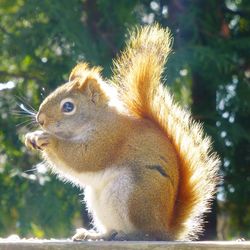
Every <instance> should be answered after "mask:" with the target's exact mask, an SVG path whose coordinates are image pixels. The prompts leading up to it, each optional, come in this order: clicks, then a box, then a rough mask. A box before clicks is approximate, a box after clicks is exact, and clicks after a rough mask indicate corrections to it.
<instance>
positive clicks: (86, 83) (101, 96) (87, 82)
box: [77, 75, 107, 104]
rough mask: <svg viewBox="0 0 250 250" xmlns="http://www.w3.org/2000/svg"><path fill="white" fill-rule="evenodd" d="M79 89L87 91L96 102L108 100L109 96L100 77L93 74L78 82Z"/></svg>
mask: <svg viewBox="0 0 250 250" xmlns="http://www.w3.org/2000/svg"><path fill="white" fill-rule="evenodd" d="M77 89H78V90H80V91H81V92H83V93H85V94H86V95H87V96H88V97H89V99H90V100H91V101H92V102H94V103H95V104H97V103H102V102H105V101H107V97H106V95H105V93H104V92H103V90H102V89H101V87H100V83H99V82H98V79H96V78H95V77H93V76H91V75H89V76H87V77H86V78H85V79H84V80H83V79H82V81H80V82H78V84H77Z"/></svg>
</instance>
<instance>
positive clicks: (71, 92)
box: [25, 25, 219, 240]
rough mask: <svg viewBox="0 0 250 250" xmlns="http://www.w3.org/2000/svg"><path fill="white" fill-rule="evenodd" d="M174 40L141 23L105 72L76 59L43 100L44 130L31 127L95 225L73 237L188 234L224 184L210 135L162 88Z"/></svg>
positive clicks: (30, 138) (40, 118)
mask: <svg viewBox="0 0 250 250" xmlns="http://www.w3.org/2000/svg"><path fill="white" fill-rule="evenodd" d="M170 50H171V36H170V32H169V31H168V30H167V29H163V28H160V27H159V26H158V25H152V26H146V27H143V28H138V29H137V30H135V31H134V32H132V33H131V36H130V39H129V40H128V42H127V47H126V48H125V50H124V51H123V52H122V54H121V55H120V57H119V58H118V59H117V60H116V61H114V70H113V73H114V75H113V77H112V79H111V81H110V83H109V84H108V83H107V82H105V81H104V80H103V79H102V77H101V73H100V72H101V69H100V68H98V67H92V68H91V67H89V66H88V64H86V63H80V64H78V65H77V66H76V67H75V68H74V69H73V70H72V72H71V74H70V77H69V81H68V82H67V83H65V84H63V85H62V86H60V87H58V88H57V89H56V90H55V91H54V92H52V93H51V94H50V95H49V96H48V97H47V98H46V99H45V100H44V101H43V102H42V104H41V105H40V108H39V111H38V113H37V114H36V120H37V122H38V123H39V125H40V127H41V130H39V131H35V132H31V133H28V134H27V135H26V138H25V144H26V146H27V147H29V148H32V149H37V150H39V151H40V152H41V154H42V156H43V158H44V159H45V160H46V161H47V162H48V163H49V166H50V168H51V169H52V170H53V171H54V172H55V173H57V174H58V175H59V176H60V177H61V178H65V179H66V180H69V181H71V182H72V183H74V184H75V185H78V186H79V187H80V188H83V189H84V192H85V201H86V204H87V208H88V211H89V212H90V213H91V215H92V217H93V224H94V229H95V231H93V230H90V231H88V230H86V229H83V228H82V229H79V230H78V231H77V233H76V234H75V235H74V236H73V240H100V239H103V240H121V239H125V240H189V239H196V238H197V237H198V235H199V233H200V232H201V230H202V223H203V217H204V216H203V214H204V213H205V212H207V211H208V210H209V203H210V201H211V199H212V196H213V194H214V192H215V187H216V184H217V180H218V165H219V159H218V156H217V155H216V154H215V153H212V152H211V151H212V150H211V142H210V139H209V138H208V137H207V136H205V135H204V133H203V129H202V126H201V125H200V124H199V123H197V122H195V121H194V120H193V119H192V118H191V116H190V113H189V112H188V111H185V110H184V109H182V108H181V107H180V106H179V105H178V104H176V103H175V102H174V101H173V98H172V97H171V95H170V93H169V90H168V89H167V87H164V86H163V85H162V83H161V82H162V81H161V78H162V73H163V70H164V65H165V62H166V59H167V56H168V54H169V52H170Z"/></svg>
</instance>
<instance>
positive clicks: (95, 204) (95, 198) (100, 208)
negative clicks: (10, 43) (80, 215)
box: [84, 168, 134, 233]
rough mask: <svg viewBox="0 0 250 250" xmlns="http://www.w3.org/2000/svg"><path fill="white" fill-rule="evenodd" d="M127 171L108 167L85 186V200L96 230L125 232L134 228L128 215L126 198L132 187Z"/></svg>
mask: <svg viewBox="0 0 250 250" xmlns="http://www.w3.org/2000/svg"><path fill="white" fill-rule="evenodd" d="M128 172H129V171H128V170H127V169H122V170H121V169H119V170H117V168H109V169H108V170H105V171H104V172H103V173H102V174H100V176H98V177H97V179H96V181H94V183H92V185H88V186H87V187H86V188H85V201H86V204H87V207H88V210H89V212H90V213H91V214H92V215H93V222H94V226H95V228H96V229H97V231H99V232H103V233H105V232H109V231H111V230H117V231H120V230H121V231H123V232H124V233H126V232H132V231H133V230H134V227H133V225H132V223H131V222H130V221H129V215H128V199H129V198H130V194H131V191H132V189H133V187H132V180H131V178H132V177H131V175H130V173H128ZM98 175H99V174H98ZM84 177H85V176H84Z"/></svg>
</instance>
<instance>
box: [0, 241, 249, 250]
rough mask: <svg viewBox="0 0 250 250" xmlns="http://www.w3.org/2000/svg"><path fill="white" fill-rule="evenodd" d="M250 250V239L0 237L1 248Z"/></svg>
mask: <svg viewBox="0 0 250 250" xmlns="http://www.w3.org/2000/svg"><path fill="white" fill-rule="evenodd" d="M30 249H35V250H47V249H51V250H64V249H72V250H97V249H98V250H99V249H104V250H141V249H146V250H163V249H164V250H205V249H206V250H217V249H218V250H231V249H232V250H233V249H234V250H241V249H249V250H250V241H242V242H238V241H196V242H171V241H170V242H164V241H150V242H149V241H122V242H121V241H120V242H119V241H110V242H108V241H92V242H90V241H86V242H72V241H71V240H14V241H10V240H8V239H0V250H30Z"/></svg>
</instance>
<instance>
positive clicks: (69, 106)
mask: <svg viewBox="0 0 250 250" xmlns="http://www.w3.org/2000/svg"><path fill="white" fill-rule="evenodd" d="M62 109H63V112H66V113H68V112H71V111H72V110H73V109H74V104H73V103H72V102H65V103H64V104H63V106H62Z"/></svg>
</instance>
